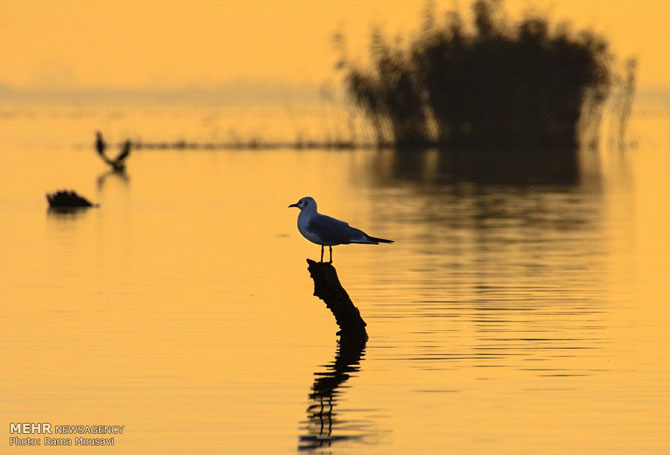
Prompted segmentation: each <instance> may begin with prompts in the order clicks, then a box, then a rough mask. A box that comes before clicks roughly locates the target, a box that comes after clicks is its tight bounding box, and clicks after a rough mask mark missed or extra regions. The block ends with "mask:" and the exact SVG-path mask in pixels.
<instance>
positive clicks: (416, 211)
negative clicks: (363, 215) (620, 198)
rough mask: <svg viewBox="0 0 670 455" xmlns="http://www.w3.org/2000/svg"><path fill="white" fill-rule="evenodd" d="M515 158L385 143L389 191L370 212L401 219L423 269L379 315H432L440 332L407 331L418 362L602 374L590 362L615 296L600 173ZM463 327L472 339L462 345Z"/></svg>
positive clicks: (407, 353)
mask: <svg viewBox="0 0 670 455" xmlns="http://www.w3.org/2000/svg"><path fill="white" fill-rule="evenodd" d="M546 155H550V154H546ZM503 156H505V155H503ZM507 156H508V157H510V158H512V157H514V158H516V159H518V163H519V164H518V165H519V169H517V170H514V169H512V168H511V165H509V166H508V169H506V170H504V168H503V167H502V166H498V165H495V163H489V162H487V161H485V160H481V159H480V157H481V155H480V154H478V155H476V156H471V157H465V156H464V155H463V154H456V155H455V154H452V153H442V152H438V151H435V150H431V151H423V152H416V153H415V152H408V151H406V150H399V151H388V152H386V151H380V152H379V153H378V155H377V156H376V158H375V160H374V161H373V169H372V175H373V177H372V178H373V182H372V183H373V185H376V186H377V189H378V193H381V194H379V195H378V196H377V197H378V198H379V199H380V201H377V203H376V204H375V210H373V211H372V213H374V215H375V217H378V219H379V220H380V223H381V222H382V221H381V220H383V222H384V223H385V225H386V226H387V229H388V228H389V227H388V223H389V222H390V221H389V220H392V221H391V222H393V223H396V224H397V225H396V226H395V227H394V229H393V230H395V231H396V232H399V233H402V234H396V235H395V236H396V237H398V245H400V248H404V251H400V252H399V253H398V254H400V255H403V254H404V255H407V257H406V258H405V259H404V260H405V261H407V262H411V263H416V264H421V267H420V269H418V270H419V271H420V279H417V280H416V282H410V283H409V284H408V288H409V289H410V292H409V293H408V296H407V297H405V298H404V299H401V298H394V297H393V295H389V300H391V302H385V304H384V307H383V308H382V307H381V306H380V307H379V308H375V309H374V310H375V313H373V317H403V318H418V319H424V320H425V321H430V322H425V323H418V324H420V325H421V326H422V327H431V330H425V331H421V332H420V333H419V332H416V333H412V334H407V335H406V336H407V337H408V338H409V339H406V340H403V341H404V345H403V346H402V347H400V349H402V350H404V354H403V355H402V356H401V357H402V358H403V359H411V361H412V362H416V363H418V367H419V368H424V367H425V368H428V369H435V368H449V366H447V363H451V362H459V363H462V364H464V366H467V367H511V368H514V369H518V370H525V371H531V372H534V373H532V374H536V375H538V376H550V375H560V376H575V375H581V376H583V375H590V374H593V371H590V370H588V369H587V368H584V362H583V360H584V359H587V358H589V357H590V356H593V355H594V354H595V353H596V352H597V350H598V349H600V348H601V347H602V346H603V345H604V344H605V343H607V340H606V339H604V336H605V335H604V334H605V333H606V331H605V330H604V329H605V328H606V327H607V326H608V318H607V314H608V312H609V311H610V310H611V309H610V308H608V306H607V304H606V302H611V301H612V296H611V295H609V294H608V288H607V283H606V277H607V267H608V264H609V262H608V260H607V257H608V255H609V254H610V252H609V248H610V242H609V239H608V236H609V232H608V230H607V220H606V218H607V216H606V204H605V201H604V198H603V187H602V183H601V180H600V175H599V174H598V173H597V172H592V171H589V172H583V168H582V167H581V166H582V165H581V162H580V161H579V160H577V159H575V160H573V161H570V162H567V161H560V165H559V164H556V163H553V162H538V161H534V162H529V161H526V162H524V161H523V160H522V159H520V157H521V156H522V155H516V154H508V155H507ZM566 163H568V164H566ZM489 166H492V168H489ZM537 166H540V167H539V168H538V167H537ZM538 169H539V171H538ZM545 171H546V172H545ZM400 188H401V189H402V192H401V193H399V192H398V189H400ZM398 198H400V199H398ZM388 201H391V202H390V203H389V202H388ZM380 267H382V270H380V271H379V273H380V275H383V276H384V278H385V280H387V281H388V280H391V279H392V278H391V277H389V271H390V269H389V270H387V269H386V268H384V267H385V266H384V265H383V264H382V265H381V266H380ZM399 279H402V277H401V278H399ZM389 294H390V293H389ZM455 321H458V322H457V323H456V322H455ZM454 331H455V332H456V333H458V332H460V333H463V334H468V336H472V338H471V341H470V342H469V343H467V344H457V345H458V346H459V348H458V349H457V348H455V344H454V343H455V342H457V341H458V340H459V338H458V337H457V336H456V335H454V334H453V333H454ZM556 359H560V360H558V361H556ZM549 360H554V362H547V361H549ZM538 362H545V363H552V366H551V368H550V369H549V367H546V366H545V367H538V365H539V363H538ZM576 365H579V367H577V366H576ZM451 366H453V365H451ZM482 371H484V370H482ZM486 371H488V372H489V375H493V374H494V371H495V370H491V369H489V370H486Z"/></svg>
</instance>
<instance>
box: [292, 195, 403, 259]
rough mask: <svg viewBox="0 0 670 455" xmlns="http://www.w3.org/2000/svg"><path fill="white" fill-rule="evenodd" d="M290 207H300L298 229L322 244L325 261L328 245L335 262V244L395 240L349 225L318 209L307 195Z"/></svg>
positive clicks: (311, 240) (318, 243)
mask: <svg viewBox="0 0 670 455" xmlns="http://www.w3.org/2000/svg"><path fill="white" fill-rule="evenodd" d="M289 207H298V208H299V209H300V214H299V215H298V230H299V231H300V233H301V234H302V236H303V237H305V238H306V239H307V240H309V241H310V242H312V243H316V244H317V245H321V262H323V247H324V246H328V249H329V251H330V262H333V246H334V245H346V244H349V243H365V244H370V245H378V244H379V243H393V240H387V239H380V238H378V237H371V236H369V235H367V234H366V233H365V232H363V231H361V230H360V229H356V228H353V227H351V226H349V223H345V222H344V221H340V220H336V219H335V218H331V217H329V216H326V215H321V214H320V213H318V212H317V211H316V201H315V200H314V199H313V198H311V197H309V196H307V197H304V198H302V199H300V200H299V201H298V202H297V203H296V204H291V205H289Z"/></svg>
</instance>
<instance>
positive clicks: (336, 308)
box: [307, 259, 368, 340]
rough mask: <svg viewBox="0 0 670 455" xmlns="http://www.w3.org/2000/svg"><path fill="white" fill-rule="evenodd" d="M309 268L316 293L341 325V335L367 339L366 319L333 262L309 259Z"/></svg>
mask: <svg viewBox="0 0 670 455" xmlns="http://www.w3.org/2000/svg"><path fill="white" fill-rule="evenodd" d="M307 264H308V267H307V270H309V274H310V275H311V276H312V279H313V280H314V295H315V296H316V297H318V298H320V299H321V300H323V301H324V303H325V304H326V306H327V307H328V309H329V310H330V311H331V313H333V316H335V322H337V325H338V326H339V327H340V332H338V334H339V335H341V336H342V338H344V337H345V336H346V337H347V338H350V337H354V338H359V339H364V340H367V338H368V334H367V332H366V331H365V326H366V325H367V324H365V321H364V320H363V318H362V317H361V313H360V311H358V308H356V305H354V303H353V302H352V301H351V299H350V298H349V295H348V294H347V291H346V290H345V289H344V288H343V287H342V285H341V284H340V280H339V278H338V277H337V271H336V270H335V267H333V265H332V264H330V263H327V262H316V261H312V260H311V259H307Z"/></svg>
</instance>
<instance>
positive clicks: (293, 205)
mask: <svg viewBox="0 0 670 455" xmlns="http://www.w3.org/2000/svg"><path fill="white" fill-rule="evenodd" d="M297 206H298V204H291V205H289V207H297Z"/></svg>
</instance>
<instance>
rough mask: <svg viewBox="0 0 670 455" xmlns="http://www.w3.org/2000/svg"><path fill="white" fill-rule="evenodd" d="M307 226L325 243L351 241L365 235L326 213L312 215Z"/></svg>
mask: <svg viewBox="0 0 670 455" xmlns="http://www.w3.org/2000/svg"><path fill="white" fill-rule="evenodd" d="M307 228H308V229H309V230H310V231H312V232H314V233H316V234H317V235H318V236H319V237H320V238H321V241H322V242H324V243H325V244H329V243H330V244H333V245H337V244H342V243H351V242H356V241H360V240H363V239H365V237H366V235H365V233H363V231H360V230H358V229H355V228H352V227H351V226H349V224H348V223H345V222H344V221H340V220H336V219H335V218H331V217H329V216H326V215H315V216H313V217H312V219H311V220H310V221H309V224H308V225H307Z"/></svg>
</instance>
